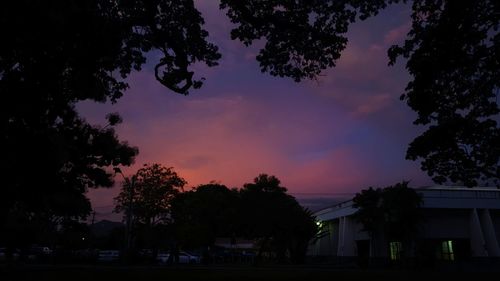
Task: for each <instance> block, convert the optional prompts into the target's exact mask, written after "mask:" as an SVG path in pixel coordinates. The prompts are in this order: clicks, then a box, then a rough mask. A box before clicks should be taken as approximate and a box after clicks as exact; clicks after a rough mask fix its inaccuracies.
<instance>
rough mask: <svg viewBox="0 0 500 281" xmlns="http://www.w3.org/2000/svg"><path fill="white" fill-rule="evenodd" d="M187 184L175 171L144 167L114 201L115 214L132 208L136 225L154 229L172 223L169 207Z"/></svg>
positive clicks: (150, 165) (157, 165)
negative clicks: (158, 225)
mask: <svg viewBox="0 0 500 281" xmlns="http://www.w3.org/2000/svg"><path fill="white" fill-rule="evenodd" d="M186 183H187V182H186V181H185V180H184V179H183V178H182V177H180V176H179V175H178V174H177V173H176V172H175V171H174V169H173V168H172V167H169V168H167V167H164V166H162V165H160V164H145V165H144V166H143V167H142V168H141V169H139V170H138V171H137V172H136V173H135V174H134V175H133V176H132V180H130V181H127V182H126V184H125V185H124V186H123V188H122V190H121V192H120V194H119V195H118V196H117V197H116V198H115V202H116V206H115V211H116V212H122V211H126V210H127V209H128V208H132V213H133V218H134V222H137V223H141V224H144V225H146V226H149V227H152V226H154V225H157V224H167V223H169V222H170V207H171V203H172V200H173V199H174V197H175V195H177V194H178V193H179V192H180V191H182V189H183V188H184V185H186Z"/></svg>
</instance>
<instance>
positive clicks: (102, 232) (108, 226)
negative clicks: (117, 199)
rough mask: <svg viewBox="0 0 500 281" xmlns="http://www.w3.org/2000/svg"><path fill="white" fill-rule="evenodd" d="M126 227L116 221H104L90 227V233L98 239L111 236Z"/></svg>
mask: <svg viewBox="0 0 500 281" xmlns="http://www.w3.org/2000/svg"><path fill="white" fill-rule="evenodd" d="M122 227H125V224H123V223H121V222H116V221H109V220H102V221H98V222H96V223H94V224H93V225H91V226H90V231H91V232H92V234H94V235H95V236H97V237H103V236H107V235H109V234H110V233H111V232H112V231H113V230H114V229H117V228H122Z"/></svg>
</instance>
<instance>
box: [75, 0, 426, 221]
mask: <svg viewBox="0 0 500 281" xmlns="http://www.w3.org/2000/svg"><path fill="white" fill-rule="evenodd" d="M196 4H197V6H198V8H199V9H200V11H201V12H202V13H203V15H204V17H205V20H206V26H205V28H206V29H207V30H208V31H209V32H210V37H209V40H210V41H212V42H214V43H216V44H217V45H218V46H219V48H220V52H221V53H222V56H223V57H222V59H221V61H220V65H219V66H218V67H215V68H210V69H209V68H206V67H204V66H196V67H195V70H196V71H195V75H198V76H199V77H201V76H203V77H205V78H206V81H205V85H204V86H203V87H202V88H201V89H200V90H194V91H192V93H191V94H190V95H189V96H181V95H178V94H174V93H173V92H171V91H170V90H168V89H167V88H165V87H163V86H162V85H161V84H160V83H158V82H157V81H156V80H155V78H154V75H153V73H152V65H154V62H155V61H157V59H156V58H155V54H150V56H149V58H150V61H149V64H148V65H146V66H145V67H144V68H143V70H142V71H141V72H138V73H134V74H132V75H131V76H130V78H129V79H128V82H129V84H130V89H129V90H128V91H127V92H126V93H125V95H124V97H123V98H122V99H120V100H119V101H118V103H116V104H114V105H111V104H104V105H103V104H95V103H91V102H84V103H81V104H79V105H78V107H79V109H80V112H81V113H82V115H83V116H85V118H87V120H88V121H90V122H91V123H94V124H103V123H104V122H105V118H104V117H105V115H106V114H107V113H109V112H119V113H120V114H121V115H122V117H123V119H124V122H123V123H122V124H121V125H119V126H118V128H117V133H118V135H119V137H120V139H122V140H126V141H128V142H129V143H130V144H132V145H134V146H137V147H138V148H139V151H140V154H139V156H138V157H137V158H136V164H135V165H134V166H132V167H129V168H125V169H124V172H125V174H131V173H133V172H135V171H136V170H137V169H138V168H139V167H140V166H142V164H144V163H161V164H163V165H165V166H173V167H174V168H175V170H176V171H177V172H178V173H179V174H180V175H181V176H182V177H184V178H185V179H186V180H187V181H188V185H189V186H196V185H198V184H202V183H208V182H209V181H211V180H216V181H219V182H221V183H223V184H225V185H227V186H228V187H240V186H242V185H243V184H244V183H246V182H250V181H252V179H253V178H254V177H255V176H257V175H258V174H259V173H267V174H272V175H275V176H277V177H278V178H279V179H280V180H281V181H282V183H283V185H284V186H286V187H287V188H288V189H289V192H290V193H291V194H292V195H295V196H297V197H318V198H326V197H328V198H330V197H346V196H347V197H349V196H350V194H353V193H355V192H357V191H359V190H360V189H362V188H366V187H368V186H385V185H390V184H394V183H396V182H399V181H401V180H410V181H411V183H410V185H411V186H422V185H429V184H431V181H430V179H429V178H428V177H427V176H426V175H425V173H423V172H421V171H420V169H419V164H418V163H416V162H411V161H407V160H405V151H406V147H407V145H408V143H409V142H410V141H411V140H412V139H413V138H414V137H415V136H417V135H418V134H419V132H421V131H422V130H423V129H422V128H418V127H416V126H414V125H412V121H413V120H414V119H415V114H414V113H413V112H412V111H411V110H410V109H409V108H408V107H407V106H406V104H405V103H404V102H402V101H400V100H399V96H400V95H401V94H402V93H403V90H404V87H405V85H406V83H407V82H408V79H409V77H408V75H407V73H406V71H405V69H404V65H403V64H402V63H401V62H400V63H399V64H397V65H396V66H393V67H389V66H387V62H388V58H387V49H388V47H389V46H391V45H392V44H397V43H400V42H402V40H403V39H404V37H405V35H406V32H407V31H408V29H409V20H410V17H409V15H410V10H409V7H407V6H404V5H396V6H392V7H391V8H389V9H386V10H385V11H383V12H382V13H381V14H380V15H379V16H377V17H376V18H372V19H369V20H367V21H364V22H360V23H357V24H355V25H353V26H352V27H351V29H350V31H349V34H348V35H349V36H348V37H349V44H348V48H347V49H346V50H345V51H344V52H343V54H342V58H341V59H340V60H339V62H338V65H337V67H336V68H334V69H330V70H328V71H325V72H324V73H323V75H322V76H321V77H320V78H319V80H318V81H304V82H301V83H295V82H293V81H292V80H291V79H286V78H274V77H272V76H270V75H269V74H267V73H261V72H260V70H259V66H258V63H257V62H256V60H255V56H256V54H257V52H258V45H259V44H256V46H254V47H250V48H245V47H244V46H243V44H242V43H240V42H239V41H231V40H230V38H229V32H230V28H231V24H230V23H229V21H228V19H227V17H226V16H225V15H224V13H223V12H222V11H220V10H219V9H218V3H217V1H213V0H199V1H196ZM118 191H119V190H118V187H115V188H113V189H108V190H104V189H101V190H96V191H92V192H91V193H90V197H91V199H92V202H93V205H94V206H95V208H96V210H97V211H98V212H100V213H102V214H104V213H106V212H109V210H110V208H111V207H110V206H111V205H112V204H113V197H114V196H116V194H117V192H118Z"/></svg>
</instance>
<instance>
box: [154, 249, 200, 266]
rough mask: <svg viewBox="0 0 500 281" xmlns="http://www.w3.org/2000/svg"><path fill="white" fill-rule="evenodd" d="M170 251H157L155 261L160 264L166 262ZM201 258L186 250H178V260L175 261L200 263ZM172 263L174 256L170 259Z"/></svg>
mask: <svg viewBox="0 0 500 281" xmlns="http://www.w3.org/2000/svg"><path fill="white" fill-rule="evenodd" d="M169 258H170V253H168V252H159V253H158V255H157V256H156V261H157V262H158V263H160V264H167V263H168V262H169V261H170V260H169ZM200 261H201V258H200V256H198V255H195V254H192V253H189V252H186V251H180V252H179V260H178V262H177V263H179V264H194V263H200ZM171 262H172V263H176V261H174V258H172V260H171Z"/></svg>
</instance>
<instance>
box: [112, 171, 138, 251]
mask: <svg viewBox="0 0 500 281" xmlns="http://www.w3.org/2000/svg"><path fill="white" fill-rule="evenodd" d="M114 170H115V173H117V174H120V175H122V177H123V179H124V181H125V186H126V189H127V209H126V211H125V216H126V219H125V224H126V225H125V251H126V254H127V255H128V254H129V252H130V248H131V245H132V223H133V208H134V207H133V204H134V187H135V177H132V178H131V179H130V178H127V177H125V175H124V174H123V173H122V171H121V170H120V168H115V169H114Z"/></svg>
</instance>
